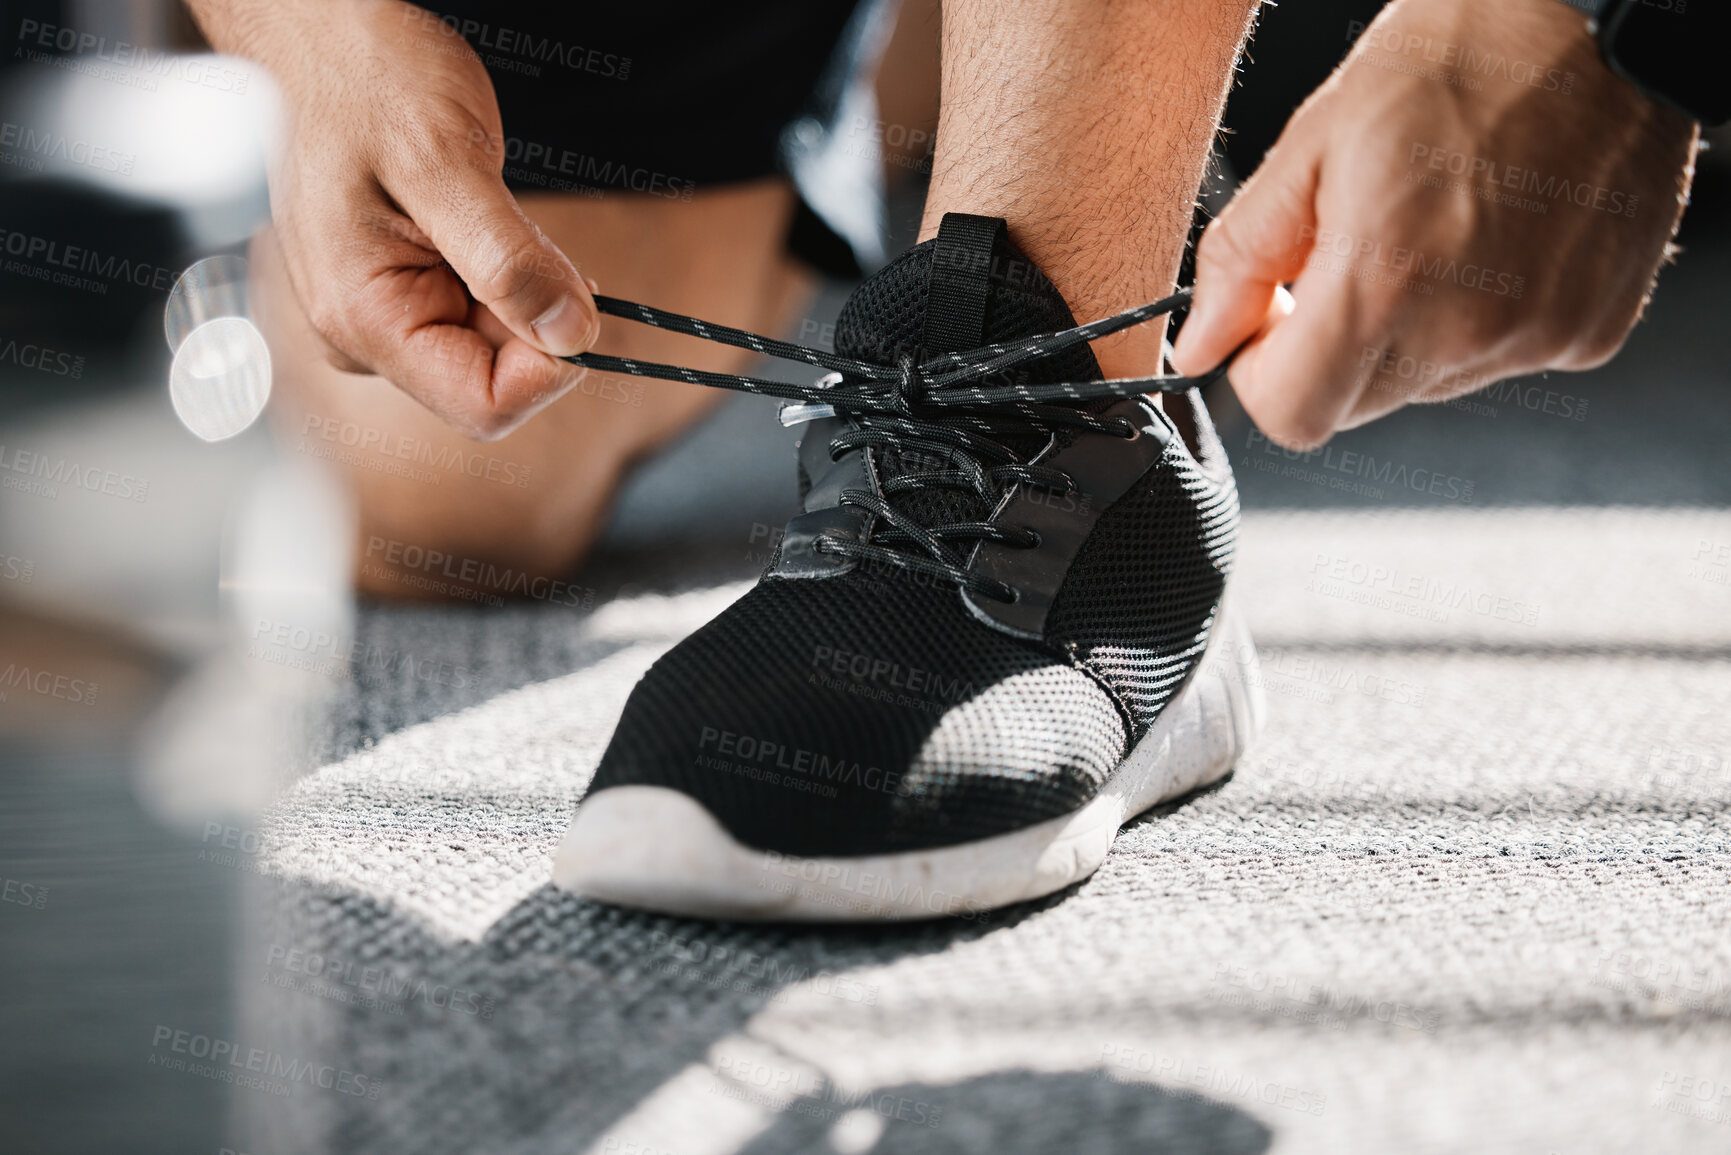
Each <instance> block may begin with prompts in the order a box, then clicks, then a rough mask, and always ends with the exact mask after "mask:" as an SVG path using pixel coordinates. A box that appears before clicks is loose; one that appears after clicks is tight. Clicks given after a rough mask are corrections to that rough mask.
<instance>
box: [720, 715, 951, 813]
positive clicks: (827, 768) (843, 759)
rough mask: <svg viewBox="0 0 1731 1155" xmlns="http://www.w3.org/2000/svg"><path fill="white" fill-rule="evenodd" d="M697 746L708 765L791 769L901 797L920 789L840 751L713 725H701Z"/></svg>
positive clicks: (818, 777)
mask: <svg viewBox="0 0 1731 1155" xmlns="http://www.w3.org/2000/svg"><path fill="white" fill-rule="evenodd" d="M697 749H698V751H699V753H698V762H699V764H700V765H704V766H707V767H709V768H710V769H717V770H727V769H734V768H736V767H739V766H745V767H749V768H752V769H758V770H776V771H780V772H782V773H783V774H786V773H788V772H790V771H791V772H792V773H793V774H795V775H798V776H800V777H803V778H810V779H812V780H814V781H815V780H817V779H822V780H823V781H824V782H827V783H833V784H835V785H848V784H852V785H855V786H861V787H864V788H865V789H867V790H883V791H886V792H888V793H891V794H896V795H899V796H901V797H903V798H906V797H910V796H912V795H914V794H918V793H920V790H919V788H918V787H915V786H912V785H910V784H909V783H908V782H906V781H905V780H904V779H903V778H902V776H901V775H900V774H898V773H896V772H895V771H893V770H884V769H883V768H881V767H878V766H867V765H865V764H863V763H860V762H857V761H853V760H850V759H849V758H848V757H847V756H846V755H842V754H838V755H835V756H833V757H832V756H831V755H828V754H823V753H819V752H817V751H815V750H807V749H804V748H803V747H800V746H789V745H787V744H786V743H783V742H777V741H775V740H773V739H769V738H758V737H754V736H753V735H750V734H736V733H734V732H733V731H732V730H720V729H717V728H716V727H714V726H704V727H703V728H702V730H701V731H700V732H699V734H698V739H697ZM708 751H713V752H714V754H713V755H710V754H707V753H706V752H708ZM715 755H719V756H721V757H715ZM723 758H726V759H738V762H736V763H731V764H730V763H727V762H723V761H722V759H723Z"/></svg>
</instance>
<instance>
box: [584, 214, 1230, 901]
mask: <svg viewBox="0 0 1731 1155" xmlns="http://www.w3.org/2000/svg"><path fill="white" fill-rule="evenodd" d="M1180 299H1182V296H1180V297H1177V298H1172V299H1169V300H1168V301H1167V302H1160V303H1156V305H1153V306H1146V307H1144V309H1143V310H1141V311H1140V314H1141V315H1140V316H1139V317H1134V318H1133V319H1145V318H1146V317H1147V316H1153V315H1156V314H1157V313H1158V312H1161V311H1164V309H1169V308H1170V307H1171V306H1172V305H1173V304H1174V303H1176V302H1177V301H1178V300H1180ZM612 305H614V306H616V307H615V308H614V309H612V311H615V312H618V313H621V314H622V315H627V316H632V317H634V318H635V319H638V320H644V321H647V322H648V323H651V324H662V325H664V326H666V325H670V324H671V323H670V321H669V320H668V318H669V317H670V315H669V314H658V313H655V311H654V310H647V309H643V308H642V307H640V306H625V305H624V304H623V303H620V302H612ZM1137 312H1138V311H1132V314H1124V315H1122V316H1123V317H1132V316H1133V314H1135V313H1137ZM652 315H653V316H652ZM678 320H684V319H678ZM1120 322H1121V323H1120ZM1113 323H1114V324H1115V327H1117V328H1122V327H1123V326H1124V324H1128V323H1130V322H1129V321H1122V319H1121V318H1120V319H1117V320H1115V321H1114V322H1113ZM691 324H693V325H695V326H696V328H695V329H691V330H688V331H699V330H701V331H702V332H703V335H707V336H714V335H715V333H716V332H717V330H716V329H715V328H714V327H704V326H702V325H701V324H700V323H691ZM1101 325H1102V326H1104V325H1106V323H1105V322H1102V323H1101ZM1075 327H1076V323H1075V320H1074V318H1073V317H1072V316H1071V314H1070V310H1069V308H1068V307H1067V306H1066V305H1065V303H1064V301H1063V298H1062V297H1061V296H1060V295H1059V293H1058V292H1057V290H1056V289H1055V288H1053V287H1052V285H1051V283H1050V282H1049V281H1048V280H1047V279H1046V278H1045V277H1044V276H1043V275H1042V274H1041V273H1040V272H1039V270H1038V269H1036V268H1035V267H1034V266H1033V265H1032V263H1031V262H1029V261H1028V260H1027V258H1025V257H1023V256H1022V255H1021V254H1020V253H1019V252H1018V251H1017V250H1016V249H1015V247H1014V246H1013V245H1011V244H1010V242H1009V240H1008V238H1007V236H1006V234H1005V229H1004V222H1002V221H1001V220H996V219H991V218H983V217H972V216H964V215H960V214H951V215H949V216H947V217H945V219H944V222H943V226H942V229H941V230H940V232H939V234H938V237H937V239H936V240H934V241H930V242H927V243H925V244H922V245H919V246H917V247H915V248H913V249H911V250H910V251H908V252H907V253H905V254H903V255H902V256H901V257H900V258H899V259H897V260H896V261H895V262H894V263H893V264H891V265H890V266H889V267H887V268H886V269H884V270H883V271H882V272H881V273H879V274H878V275H877V276H875V277H873V278H872V279H871V280H870V281H868V282H866V283H865V284H864V285H862V286H860V288H859V289H858V291H856V292H855V293H854V295H853V297H852V298H851V299H850V300H849V301H848V303H847V306H846V307H845V308H844V309H843V311H842V314H841V318H840V320H839V321H838V322H837V325H836V346H837V354H836V355H835V356H833V357H831V358H828V359H823V358H819V357H817V356H815V355H812V356H807V357H805V359H808V360H813V361H817V362H819V363H823V364H831V363H835V364H843V365H847V364H855V365H858V363H861V362H864V363H869V365H861V366H860V367H859V369H858V371H857V372H855V373H850V372H849V371H848V370H847V369H846V368H844V369H843V370H842V372H841V374H840V377H839V380H837V379H836V378H835V375H833V374H832V378H831V380H830V382H829V384H828V388H827V389H812V388H805V387H800V388H797V389H785V390H783V391H781V393H780V395H782V396H789V397H794V398H798V399H804V400H806V401H808V402H811V403H808V404H805V405H801V406H796V407H795V411H794V413H793V414H792V416H793V417H794V418H799V417H801V416H809V415H811V414H814V413H815V414H819V415H821V414H825V413H827V412H828V411H829V410H830V409H831V408H834V409H836V410H838V411H839V412H840V414H841V415H840V416H819V417H818V419H816V420H813V421H812V423H811V424H810V426H809V427H808V429H807V431H806V434H805V437H804V439H803V441H802V443H801V445H800V449H799V468H800V484H801V488H802V490H803V503H804V509H805V512H804V513H802V514H801V515H799V516H797V517H795V518H794V519H793V520H792V521H790V522H789V523H788V525H787V529H786V533H785V536H784V538H783V540H782V542H781V545H780V548H779V550H778V551H777V555H776V557H775V560H774V561H773V562H772V563H771V565H770V566H769V568H768V570H767V571H766V572H765V574H764V576H763V578H762V580H761V581H759V582H758V584H757V586H756V587H755V588H753V589H752V590H751V592H749V593H748V594H746V595H745V596H744V597H743V598H741V599H740V600H739V601H737V602H735V603H734V604H733V605H732V606H730V607H728V609H727V610H726V611H725V612H723V613H722V614H721V616H719V617H717V618H716V619H715V620H714V621H712V622H710V623H709V624H708V625H706V626H704V627H703V628H702V629H700V630H698V631H697V632H696V633H695V634H693V635H691V636H690V637H688V638H687V639H685V641H683V642H681V643H680V644H679V645H678V646H676V647H674V648H673V650H671V651H670V652H669V653H668V654H666V655H665V656H664V657H662V658H661V659H660V660H659V661H657V662H656V663H655V664H654V665H653V666H652V667H651V668H650V669H649V672H648V673H646V674H645V675H644V677H643V680H642V681H641V682H639V683H638V685H637V687H636V688H635V689H634V690H633V691H632V694H631V697H630V700H629V701H628V702H627V703H626V706H625V712H624V715H623V716H622V717H621V719H620V721H619V727H618V729H617V730H616V731H615V733H614V735H613V740H612V743H611V744H610V745H609V746H608V748H607V752H606V754H605V755H604V756H603V757H602V760H601V764H600V767H599V769H598V770H597V771H596V774H595V779H594V781H593V783H592V784H591V785H590V787H589V791H588V794H587V795H586V796H585V798H584V799H583V801H582V803H581V805H580V806H579V807H578V810H577V814H576V816H575V818H574V819H573V821H572V824H571V829H570V832H569V833H568V834H567V835H566V837H565V840H564V843H563V844H562V845H561V846H560V848H559V852H558V856H557V859H556V861H555V863H554V868H553V878H554V881H555V882H556V883H558V884H559V885H560V886H563V887H567V888H569V889H571V890H575V891H577V892H579V893H581V894H584V895H587V896H590V897H592V898H596V899H600V900H603V901H606V902H614V903H620V904H623V905H627V906H637V907H646V908H648V909H651V910H657V911H664V912H667V913H671V914H682V915H698V916H707V917H715V918H730V919H778V920H780V919H788V920H867V919H905V918H929V917H934V916H939V915H953V914H965V913H968V912H972V911H979V910H985V909H989V908H992V907H997V906H1002V905H1004V904H1006V903H1011V902H1017V901H1020V900H1023V899H1030V898H1036V897H1039V896H1041V895H1045V894H1050V893H1052V892H1053V891H1056V890H1058V889H1060V888H1062V887H1064V886H1066V885H1068V884H1070V883H1072V882H1075V881H1077V880H1078V879H1081V878H1085V877H1086V876H1087V875H1089V874H1091V873H1092V872H1093V871H1094V870H1095V869H1096V868H1097V867H1098V866H1099V865H1100V863H1101V861H1102V860H1103V859H1104V858H1105V856H1106V852H1107V850H1108V849H1109V848H1110V847H1111V844H1112V839H1113V837H1114V835H1115V833H1116V831H1117V829H1118V827H1119V825H1120V824H1121V823H1123V822H1124V821H1125V820H1126V819H1128V818H1129V817H1131V816H1133V815H1135V814H1138V813H1140V812H1142V811H1144V810H1146V809H1148V808H1149V807H1151V806H1154V805H1156V804H1157V803H1160V802H1164V801H1167V800H1169V799H1172V798H1175V797H1177V796H1179V795H1181V794H1184V793H1186V792H1188V791H1190V790H1194V789H1195V788H1197V787H1199V786H1202V785H1204V784H1207V783H1209V782H1213V781H1215V780H1217V779H1219V778H1221V777H1222V776H1224V775H1225V774H1226V773H1227V772H1228V771H1229V770H1230V769H1231V767H1232V765H1233V763H1234V761H1235V760H1236V759H1237V758H1238V756H1239V754H1240V752H1241V751H1242V750H1243V749H1244V747H1245V745H1246V744H1247V743H1248V742H1249V740H1250V738H1251V736H1252V734H1253V733H1254V732H1255V730H1256V729H1257V726H1258V723H1259V721H1260V717H1261V714H1262V708H1261V702H1260V697H1259V693H1258V692H1257V686H1258V680H1257V678H1256V677H1255V665H1256V656H1255V650H1254V648H1253V647H1252V645H1251V642H1250V639H1249V636H1248V634H1247V633H1246V632H1245V629H1244V626H1243V623H1242V621H1241V619H1239V618H1238V617H1236V616H1235V615H1234V610H1233V607H1232V603H1231V601H1230V599H1229V598H1228V597H1227V576H1228V573H1229V571H1230V567H1231V561H1232V553H1233V543H1234V538H1235V536H1236V532H1237V526H1238V500H1237V494H1236V490H1235V488H1234V485H1233V481H1232V473H1231V469H1230V467H1229V465H1228V464H1227V459H1226V454H1225V452H1224V450H1223V448H1222V446H1221V445H1220V442H1219V439H1218V438H1217V436H1216V435H1215V433H1214V429H1213V426H1212V425H1211V423H1210V422H1209V419H1208V414H1207V411H1206V410H1205V409H1204V408H1203V406H1202V403H1201V400H1200V398H1199V397H1198V395H1197V393H1196V391H1195V389H1194V388H1189V387H1188V386H1189V385H1190V384H1193V383H1192V382H1187V381H1184V380H1183V379H1158V380H1153V381H1144V382H1141V383H1139V386H1140V387H1139V388H1134V389H1130V390H1125V389H1122V388H1120V389H1119V394H1120V395H1117V396H1113V395H1109V394H1110V391H1111V387H1110V386H1107V385H1104V384H1097V385H1095V386H1094V387H1093V388H1092V389H1090V388H1088V387H1087V386H1086V384H1085V383H1090V382H1093V383H1099V382H1100V381H1101V373H1100V368H1099V365H1098V364H1097V363H1096V361H1095V360H1094V356H1093V354H1092V352H1090V351H1089V349H1088V347H1087V344H1086V342H1085V338H1086V337H1091V336H1097V335H1100V331H1101V330H1100V328H1099V327H1098V326H1088V327H1084V329H1083V330H1082V331H1081V335H1080V336H1076V335H1066V334H1063V333H1058V332H1057V331H1061V330H1072V329H1074V328H1075ZM1103 331H1111V330H1110V329H1106V330H1103ZM730 332H731V331H730ZM1055 333H1056V334H1057V336H1058V337H1060V338H1064V339H1063V340H1053V339H1050V338H1047V339H1043V340H1041V341H1038V342H1028V341H1024V340H1022V339H1024V338H1031V337H1035V336H1037V335H1042V334H1055ZM734 336H735V337H737V338H742V337H743V335H740V334H734ZM760 342H761V339H756V338H750V339H745V340H735V341H734V343H748V344H751V345H752V347H766V351H768V352H772V353H776V354H777V355H790V354H788V353H787V352H786V350H787V349H789V348H791V347H789V346H783V345H780V344H779V343H776V342H761V343H760ZM982 345H984V346H985V348H983V349H976V348H975V347H976V346H982ZM962 351H971V352H964V353H963V355H962V356H961V357H945V356H943V354H946V353H955V352H962ZM803 352H808V351H802V353H803ZM850 359H851V360H850ZM579 360H585V361H587V362H588V363H599V359H589V358H580V359H579ZM987 362H989V363H990V367H991V368H992V369H993V371H992V372H991V373H989V374H987V373H986V372H985V369H986V368H987V367H988V366H986V364H985V363H987ZM1018 362H1019V363H1018ZM886 366H889V367H893V371H886V370H885V368H884V367H886ZM1012 366H1013V367H1012ZM607 367H609V368H614V369H619V368H621V367H622V365H621V363H609V364H608V365H607ZM623 367H624V368H625V371H635V372H650V373H656V372H657V371H660V375H668V376H674V375H677V376H681V377H685V378H686V379H693V380H696V379H702V380H705V381H706V383H709V384H718V383H722V382H720V381H718V380H716V379H715V375H710V374H687V373H686V372H685V371H682V370H672V369H669V368H668V367H665V366H642V365H636V364H627V365H624V366H623ZM970 367H972V368H970ZM867 372H869V373H871V374H872V375H873V378H874V380H861V379H860V374H864V373H867ZM958 374H960V375H961V377H962V378H963V379H962V380H960V381H958V380H957V375H958ZM736 380H744V379H736ZM1174 381H1176V383H1177V384H1178V385H1180V386H1185V388H1184V389H1183V391H1182V392H1172V393H1170V394H1169V395H1168V401H1167V408H1166V411H1165V412H1162V410H1161V409H1160V408H1159V407H1158V406H1156V405H1154V404H1152V403H1150V402H1149V401H1147V400H1146V399H1144V398H1143V397H1141V396H1123V395H1121V394H1122V393H1124V392H1131V393H1135V394H1141V393H1143V392H1145V391H1147V390H1148V389H1151V388H1171V387H1172V386H1173V382H1174ZM1066 383H1068V384H1066ZM754 384H755V385H757V386H762V385H763V384H764V383H762V382H756V383H754ZM820 384H822V383H820ZM1078 384H1080V385H1081V387H1080V388H1078V387H1073V386H1076V385H1078ZM1126 384H1128V385H1136V384H1138V383H1113V385H1126ZM874 386H875V390H876V391H875V392H872V390H873V388H874ZM1043 386H1048V387H1050V386H1056V388H1044V389H1042V387H1043ZM733 387H736V388H737V387H742V386H739V385H734V386H733ZM758 391H761V392H775V391H776V390H774V389H770V388H759V390H758ZM867 394H870V396H871V397H872V398H875V400H872V401H870V402H866V401H862V400H860V398H862V397H864V396H866V395H867ZM1090 396H1092V397H1093V398H1094V399H1093V400H1085V399H1086V398H1088V397H1090ZM1075 398H1083V399H1084V400H1073V399H1075ZM832 399H833V400H832ZM958 399H959V400H958ZM1054 400H1056V401H1057V403H1052V402H1053V401H1054ZM784 413H785V411H784Z"/></svg>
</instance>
